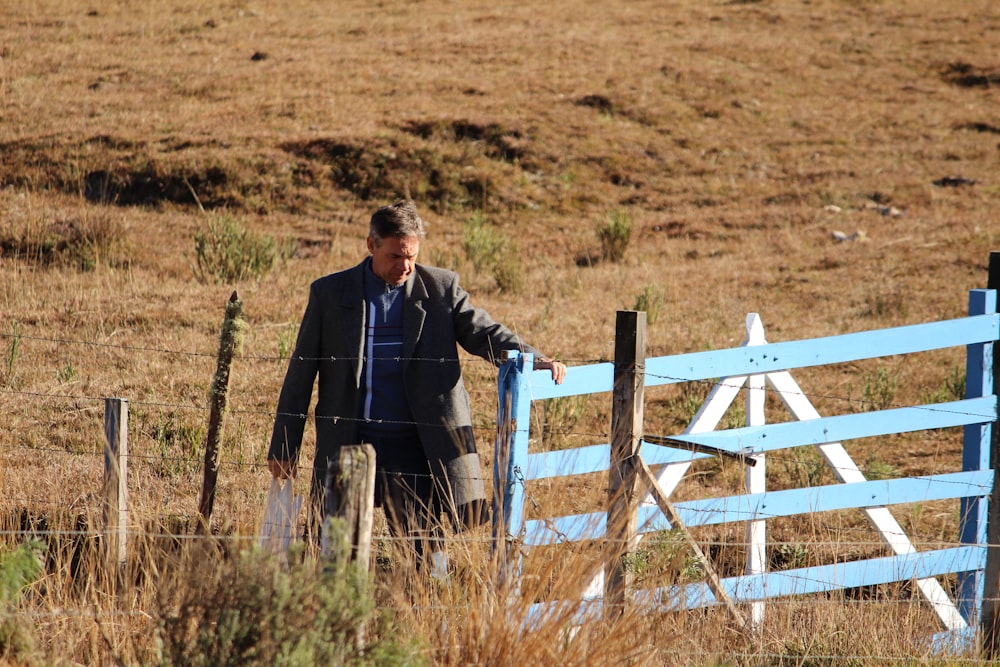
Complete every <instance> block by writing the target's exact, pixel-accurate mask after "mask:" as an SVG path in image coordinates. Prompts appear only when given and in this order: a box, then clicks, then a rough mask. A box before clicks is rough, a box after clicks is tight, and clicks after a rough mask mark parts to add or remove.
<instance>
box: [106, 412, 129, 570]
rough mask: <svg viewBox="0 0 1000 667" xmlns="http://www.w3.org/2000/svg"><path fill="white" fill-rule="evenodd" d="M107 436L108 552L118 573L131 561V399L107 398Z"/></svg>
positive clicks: (111, 562)
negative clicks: (129, 522) (129, 546)
mask: <svg viewBox="0 0 1000 667" xmlns="http://www.w3.org/2000/svg"><path fill="white" fill-rule="evenodd" d="M104 438H105V445H104V543H105V545H106V548H105V555H106V563H107V567H108V572H109V574H117V572H118V571H119V569H120V568H121V567H122V566H124V565H125V563H126V561H127V551H126V544H127V543H126V531H127V528H128V399H126V398H105V399H104ZM112 580H114V579H112Z"/></svg>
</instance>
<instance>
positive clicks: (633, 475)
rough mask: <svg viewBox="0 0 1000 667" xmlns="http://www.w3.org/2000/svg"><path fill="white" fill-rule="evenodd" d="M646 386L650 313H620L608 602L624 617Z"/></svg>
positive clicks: (630, 573) (629, 585)
mask: <svg viewBox="0 0 1000 667" xmlns="http://www.w3.org/2000/svg"><path fill="white" fill-rule="evenodd" d="M645 387H646V313H644V312H640V311H634V310H620V311H618V316H617V319H616V322H615V367H614V385H613V397H612V407H611V467H610V470H609V475H608V520H607V532H606V540H607V554H608V557H607V561H606V562H605V566H604V567H605V578H604V580H605V590H604V603H605V610H606V613H607V614H609V615H618V614H621V613H622V611H624V609H625V604H626V600H627V598H628V594H629V591H630V589H631V588H632V580H633V577H634V568H633V567H632V564H631V563H630V554H631V550H632V545H633V543H634V541H635V537H636V501H637V493H638V484H637V477H638V471H637V468H638V465H637V461H636V457H637V456H638V455H639V445H640V442H641V439H642V431H643V423H642V422H643V404H644V401H645Z"/></svg>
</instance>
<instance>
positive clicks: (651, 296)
mask: <svg viewBox="0 0 1000 667" xmlns="http://www.w3.org/2000/svg"><path fill="white" fill-rule="evenodd" d="M664 301H665V297H664V295H663V290H661V289H659V288H658V287H656V285H644V286H643V288H642V291H641V292H639V293H638V294H636V295H635V303H634V304H633V306H632V310H638V311H642V312H644V313H646V321H647V322H648V323H649V324H655V323H656V320H657V319H658V318H659V317H660V308H661V307H662V306H663V302H664Z"/></svg>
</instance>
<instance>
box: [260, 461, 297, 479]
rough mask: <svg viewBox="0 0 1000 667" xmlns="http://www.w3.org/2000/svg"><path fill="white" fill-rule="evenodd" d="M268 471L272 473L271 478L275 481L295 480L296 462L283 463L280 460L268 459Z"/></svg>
mask: <svg viewBox="0 0 1000 667" xmlns="http://www.w3.org/2000/svg"><path fill="white" fill-rule="evenodd" d="M267 469H268V470H270V471H271V476H272V477H274V478H275V479H289V478H294V477H295V473H296V471H297V468H296V467H295V462H294V461H282V460H279V459H268V460H267Z"/></svg>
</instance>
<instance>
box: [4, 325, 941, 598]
mask: <svg viewBox="0 0 1000 667" xmlns="http://www.w3.org/2000/svg"><path fill="white" fill-rule="evenodd" d="M13 336H14V334H7V333H0V341H7V342H8V343H9V342H10V341H11V340H12V337H13ZM17 338H18V342H19V344H20V345H22V348H21V353H22V354H23V353H24V347H23V345H24V344H26V343H27V344H32V343H40V344H53V345H60V346H69V345H72V346H86V347H93V348H98V349H103V350H108V351H112V352H121V353H132V354H141V355H155V356H162V357H166V358H168V359H177V358H187V359H194V360H198V361H202V360H206V359H214V358H215V356H216V355H215V354H214V353H208V352H200V351H195V350H177V349H169V348H163V347H155V346H135V345H127V344H118V343H107V342H99V341H88V340H81V339H67V338H50V337H41V336H32V335H23V334H17ZM323 360H325V359H322V360H319V361H323ZM295 361H296V360H295V359H291V358H289V357H288V356H282V355H263V354H244V355H240V356H239V357H238V363H239V364H242V365H248V364H268V365H271V366H272V369H271V372H273V373H274V376H275V384H276V386H277V384H278V383H279V382H280V376H281V374H282V373H283V372H284V365H285V364H288V363H295ZM308 361H317V360H316V359H309V360H308ZM412 361H426V362H434V363H443V362H449V363H454V361H453V360H443V359H413V360H412ZM607 361H608V360H606V359H568V360H566V362H567V363H568V364H570V365H574V364H591V363H604V362H607ZM458 363H463V362H462V361H458ZM33 367H34V366H33ZM52 372H54V369H52ZM664 379H668V380H670V381H672V382H675V383H691V384H692V385H696V386H697V385H703V386H706V387H708V386H714V385H715V384H716V382H715V381H709V380H691V379H686V378H664ZM110 389H111V390H109V391H103V390H101V389H100V388H98V389H94V388H92V387H88V388H87V390H86V391H81V392H68V391H64V390H62V389H56V390H53V391H42V390H31V389H18V388H16V387H12V386H0V404H2V403H4V402H8V403H13V404H16V405H18V406H19V412H20V413H21V414H28V413H30V410H31V408H30V407H26V406H30V405H32V404H34V402H38V401H44V402H45V403H46V404H47V405H48V406H53V405H55V406H69V407H71V408H72V409H74V410H80V409H85V410H87V411H89V412H90V413H92V414H93V416H94V417H96V415H97V413H98V412H99V411H100V408H101V405H102V404H104V402H105V400H106V399H107V398H108V396H109V395H113V394H117V393H119V392H116V391H113V390H114V389H116V388H114V387H112V388H110ZM480 391H481V392H482V393H484V394H492V393H493V390H492V388H491V389H489V390H488V389H482V390H480ZM804 395H805V396H806V397H807V398H810V399H811V400H812V399H822V400H828V401H838V402H843V404H844V405H846V406H849V408H851V409H854V408H857V407H860V404H861V399H858V398H856V397H851V396H849V395H837V394H832V393H829V392H826V393H816V394H810V393H804ZM233 398H234V400H233V406H232V407H231V408H230V410H229V415H230V419H231V420H240V419H248V420H254V421H255V423H257V424H258V425H263V427H264V428H265V429H266V430H268V432H269V429H267V428H266V427H267V424H268V423H269V421H271V420H273V419H274V418H275V417H276V416H277V415H276V413H275V411H274V410H273V409H270V410H269V409H265V408H263V407H253V406H246V405H241V403H240V397H239V395H238V394H234V397H233ZM275 399H276V396H275ZM128 400H129V405H130V407H132V408H134V409H136V410H140V411H150V412H155V411H166V412H168V413H170V414H173V413H190V414H193V415H197V416H198V417H199V418H202V419H205V418H207V415H208V410H209V406H208V404H207V400H206V401H205V403H204V404H198V403H195V402H193V401H192V402H179V401H171V400H157V399H156V398H155V397H152V398H139V399H132V398H129V399H128ZM885 407H914V406H909V405H903V404H893V403H890V404H889V405H887V406H885ZM919 407H922V408H924V409H928V410H933V409H935V408H933V407H931V406H919ZM56 409H59V408H56ZM290 416H299V417H302V418H303V419H305V418H307V415H290ZM310 416H311V417H312V418H314V419H343V420H355V419H357V418H356V417H354V416H352V415H336V416H333V415H318V416H317V415H310ZM492 418H493V415H492V414H487V413H486V412H482V413H480V414H476V415H474V420H473V421H474V424H478V426H475V430H476V435H477V440H478V441H479V442H492V440H493V438H494V436H495V430H494V428H493V427H492V426H486V425H484V424H487V423H489V421H490V420H491V419H492ZM535 418H538V419H540V418H541V417H540V416H537V415H536V416H535ZM94 423H95V424H96V423H97V422H96V420H95V421H94ZM408 424H410V425H414V426H419V425H422V424H421V423H420V422H408ZM148 426H149V422H148V420H147V419H144V420H143V421H142V422H141V423H140V424H137V425H133V426H132V428H136V429H141V428H147V427H148ZM140 435H141V436H142V440H143V442H142V445H143V447H141V448H135V449H133V450H132V451H130V452H129V455H128V458H129V460H130V462H133V463H137V464H139V465H142V466H145V467H146V470H144V471H142V472H141V474H140V475H139V476H140V477H142V476H148V475H151V474H155V471H156V470H161V471H164V470H166V471H169V470H179V471H182V472H183V474H180V473H177V474H176V476H177V477H179V478H180V479H181V480H182V481H187V478H188V477H191V476H192V475H194V474H195V473H197V472H198V471H199V470H200V468H201V466H202V463H203V461H202V459H201V457H200V456H199V455H198V452H197V451H189V452H186V453H185V452H182V451H175V450H177V449H180V446H179V445H178V443H167V444H168V445H170V446H163V444H162V443H159V444H158V443H157V442H156V440H157V437H158V435H162V434H158V433H155V432H144V433H140ZM565 435H566V436H569V437H573V438H578V439H585V440H592V441H594V442H601V441H604V440H606V439H607V437H608V434H607V433H600V432H588V431H586V430H576V429H571V430H569V431H567V432H566V433H565ZM82 440H84V441H88V440H89V441H92V442H93V443H94V444H93V446H89V447H88V446H79V445H77V446H75V447H71V448H67V447H59V446H51V445H48V446H46V445H44V444H43V445H39V444H34V443H31V444H29V443H27V442H24V441H22V438H21V437H20V436H19V433H18V431H17V430H16V428H15V429H14V430H12V431H10V432H8V433H7V434H5V435H0V449H2V450H3V451H4V452H6V457H7V458H8V459H26V458H34V457H40V458H41V459H42V461H41V462H40V464H41V465H44V466H50V465H56V466H59V465H64V464H63V463H60V460H61V459H67V458H68V459H73V460H84V461H86V463H87V465H88V466H89V467H90V468H92V469H93V470H96V469H98V468H99V467H100V463H101V459H102V457H103V449H102V447H101V446H99V444H98V443H100V436H99V434H98V433H95V434H94V436H93V437H92V438H91V437H86V438H82ZM228 440H230V441H231V440H232V438H229V439H228ZM173 445H178V446H173ZM151 447H159V451H148V450H149V449H150V448H151ZM262 453H263V448H261V449H260V450H259V451H256V452H252V453H251V454H250V455H249V456H240V455H239V453H238V452H233V451H229V452H227V456H226V457H224V458H223V459H222V460H220V462H219V465H220V467H221V468H224V469H225V470H226V471H227V472H231V473H249V474H251V475H259V476H260V480H261V481H260V485H259V487H258V488H257V489H256V490H255V491H248V490H246V489H244V490H243V493H244V496H250V497H252V498H256V500H257V503H258V506H260V505H261V504H262V502H263V497H264V494H265V492H266V484H265V480H266V479H268V477H267V476H266V475H267V472H266V469H267V466H266V461H265V460H264V459H263V457H262ZM769 461H772V462H780V463H782V464H784V465H787V466H789V467H798V468H801V469H802V470H803V471H804V473H806V474H807V473H809V472H810V471H811V469H812V467H813V463H811V462H809V461H804V460H802V459H801V458H799V457H784V456H776V455H775V454H773V453H772V454H769ZM151 471H152V472H151ZM15 474H16V472H14V471H13V470H12V469H11V467H10V466H8V470H7V473H6V475H5V476H6V477H8V478H10V477H11V476H12V475H15ZM164 474H166V473H164ZM185 475H186V476H187V477H185ZM517 484H519V485H521V487H522V490H523V492H524V494H525V497H526V498H527V499H528V501H529V503H530V505H531V506H532V507H533V508H534V510H535V514H537V515H538V516H542V514H543V511H542V508H543V506H544V504H545V503H546V502H547V501H549V500H550V497H548V496H547V495H546V493H545V491H544V490H539V489H538V488H536V487H537V486H538V485H537V484H529V483H527V482H526V481H525V480H524V479H523V477H522V478H521V479H518V480H517ZM5 486H9V485H5ZM174 493H176V494H178V495H180V496H181V500H180V501H179V502H176V503H175V505H181V504H182V505H183V507H184V508H187V510H186V511H183V510H181V511H177V510H174V511H168V512H165V513H162V514H161V513H157V512H156V511H155V510H154V511H153V512H151V513H145V514H144V516H145V517H146V518H147V519H149V518H156V519H159V520H160V521H158V522H156V523H158V524H161V525H159V526H157V525H154V526H151V527H143V526H141V525H136V524H134V523H133V524H130V525H129V527H128V531H127V535H128V538H129V539H153V540H156V539H174V540H181V541H191V540H199V539H219V537H220V536H219V535H218V534H216V535H214V536H211V535H210V536H201V535H196V534H194V533H193V531H192V532H190V533H183V532H182V533H178V532H173V531H167V530H165V525H162V524H163V520H164V519H177V518H178V517H180V518H185V517H186V518H188V519H189V520H190V522H189V523H188V524H187V525H189V526H192V527H193V526H194V520H193V519H194V515H195V509H196V507H197V505H198V497H197V489H196V487H195V486H194V485H193V486H192V488H191V490H190V492H189V493H187V494H185V493H184V492H183V489H181V488H180V485H178V486H177V487H176V488H175V489H174ZM4 499H5V500H4V504H5V505H6V506H7V508H8V510H9V511H17V510H21V511H22V512H26V513H27V514H29V515H30V514H31V513H32V507H34V506H45V505H47V504H50V503H51V502H52V501H53V500H54V501H55V502H56V503H58V504H62V505H64V506H66V507H68V508H71V509H78V510H80V511H90V512H91V513H93V514H96V513H97V511H96V510H95V509H94V507H93V504H94V503H96V502H98V501H99V499H100V498H99V494H98V493H97V492H96V488H95V493H94V494H92V495H90V496H86V497H79V498H74V499H71V500H69V501H68V502H67V499H65V498H62V499H60V498H52V497H51V496H49V497H47V498H45V499H43V498H41V497H39V496H38V495H33V494H24V495H19V494H17V493H11V492H10V489H5V490H4ZM776 516H777V515H775V518H776ZM760 518H772V517H771V516H770V515H766V514H763V515H761V516H760ZM27 524H28V525H23V526H20V527H14V526H10V527H8V528H5V529H3V530H0V537H3V538H4V539H10V540H20V539H26V538H31V537H39V536H43V537H49V538H54V539H58V538H62V539H69V538H81V539H82V538H90V537H93V536H94V532H95V531H94V529H93V528H80V529H78V530H72V529H53V528H49V527H46V526H44V525H34V526H32V525H30V524H31V521H28V522H27ZM811 530H812V535H811V536H810V542H811V543H812V544H814V545H815V547H816V548H822V547H827V548H837V549H842V550H844V551H850V550H865V551H871V550H876V549H882V548H884V543H883V542H882V541H880V540H877V539H874V538H873V537H872V536H871V529H870V528H869V527H867V526H863V525H844V524H843V523H835V522H825V521H821V520H818V519H815V518H814V519H813V520H812V522H811ZM954 534H955V535H956V539H955V540H954V541H948V540H944V539H941V538H940V537H938V542H936V543H937V544H939V545H943V546H953V545H958V544H960V542H959V540H958V539H957V531H956V532H955V533H954ZM824 536H830V541H829V542H827V543H825V544H824V542H823V540H824ZM224 538H225V539H227V540H233V541H241V542H251V543H252V542H254V541H258V540H259V535H256V534H246V533H245V532H239V531H234V532H232V533H230V534H227V535H225V536H224ZM376 539H377V540H378V541H380V542H382V543H385V544H389V543H392V542H395V541H398V540H403V539H405V538H394V537H392V536H390V535H388V534H384V533H383V534H382V535H379V536H377V538H376ZM456 539H461V540H463V541H465V542H469V541H473V542H480V543H482V544H483V545H484V546H486V547H488V546H489V545H490V544H492V541H493V538H492V537H491V536H489V535H484V534H481V533H479V534H474V535H471V536H470V535H463V536H462V537H461V538H456ZM611 539H613V538H611ZM702 544H704V545H705V547H706V549H710V550H712V551H714V552H715V553H718V552H719V551H720V550H725V549H741V548H744V547H745V542H744V541H743V540H742V539H731V540H730V539H725V537H724V536H722V537H719V536H711V535H707V536H704V538H703V539H702ZM769 544H770V545H771V546H772V547H773V548H775V549H781V548H784V547H788V548H790V549H794V548H801V547H802V545H803V540H802V539H789V540H787V541H775V540H771V541H769ZM897 601H898V602H899V603H900V604H909V602H908V601H907V600H905V599H902V598H900V599H899V600H897ZM775 602H777V603H778V604H782V601H775ZM848 602H849V603H852V604H854V603H856V604H862V603H863V601H862V600H849V601H848ZM787 603H789V604H791V600H788V601H787ZM36 613H37V612H36ZM48 613H51V614H54V615H59V614H61V613H63V612H62V611H53V612H48ZM65 613H66V614H74V613H79V614H81V615H86V614H87V613H88V612H85V611H72V610H67V611H65ZM93 613H101V614H105V613H107V614H112V613H113V614H121V613H136V614H143V613H145V612H122V611H112V610H108V611H100V612H99V611H97V610H95V611H94V612H93Z"/></svg>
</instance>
